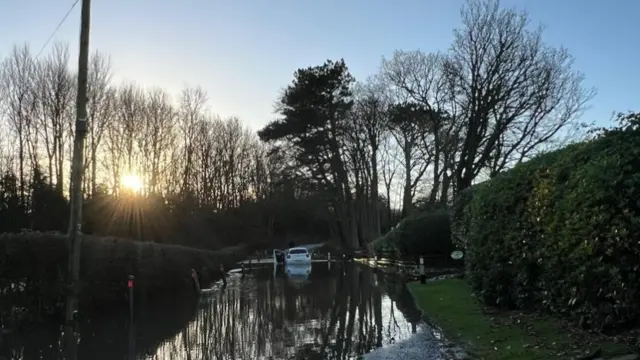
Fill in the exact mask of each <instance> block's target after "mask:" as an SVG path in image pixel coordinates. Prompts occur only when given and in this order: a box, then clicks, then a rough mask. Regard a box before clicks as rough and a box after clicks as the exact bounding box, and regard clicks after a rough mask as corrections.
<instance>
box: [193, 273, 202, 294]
mask: <svg viewBox="0 0 640 360" xmlns="http://www.w3.org/2000/svg"><path fill="white" fill-rule="evenodd" d="M191 280H193V285H194V286H195V288H196V293H197V294H198V295H200V294H201V293H202V290H201V289H200V280H199V279H198V273H197V272H196V269H191Z"/></svg>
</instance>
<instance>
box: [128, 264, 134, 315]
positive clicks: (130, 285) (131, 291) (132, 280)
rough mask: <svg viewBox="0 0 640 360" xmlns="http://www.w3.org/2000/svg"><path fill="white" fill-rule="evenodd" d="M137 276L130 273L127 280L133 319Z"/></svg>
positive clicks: (130, 311) (130, 310) (130, 312)
mask: <svg viewBox="0 0 640 360" xmlns="http://www.w3.org/2000/svg"><path fill="white" fill-rule="evenodd" d="M135 280H136V278H135V277H134V276H133V275H129V280H128V281H127V287H128V288H129V319H130V320H131V321H133V290H134V289H133V288H134V286H135Z"/></svg>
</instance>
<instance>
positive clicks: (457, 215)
mask: <svg viewBox="0 0 640 360" xmlns="http://www.w3.org/2000/svg"><path fill="white" fill-rule="evenodd" d="M482 184H483V183H480V184H476V185H473V186H471V187H469V188H466V189H464V190H462V191H461V192H460V193H459V194H458V195H457V196H456V197H455V199H454V201H453V204H452V206H451V209H450V210H449V213H450V215H449V219H450V222H451V224H450V227H451V242H452V243H453V244H454V245H455V246H456V248H459V249H466V247H467V231H468V229H469V224H468V222H467V219H469V217H468V216H466V214H465V212H466V211H468V205H469V204H470V203H471V200H472V199H473V195H474V194H475V191H476V189H477V188H479V187H480V186H482Z"/></svg>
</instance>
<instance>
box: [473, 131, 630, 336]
mask: <svg viewBox="0 0 640 360" xmlns="http://www.w3.org/2000/svg"><path fill="white" fill-rule="evenodd" d="M637 199H640V131H638V130H630V129H627V130H625V131H622V130H621V131H612V132H609V133H607V134H606V135H605V136H603V137H600V138H598V139H595V140H591V141H587V142H583V143H579V144H574V145H570V146H568V147H566V148H564V149H561V150H558V151H555V152H552V153H548V154H545V155H541V156H539V157H537V158H535V159H533V160H531V161H529V162H527V163H523V164H520V165H518V166H516V167H515V168H513V169H512V170H510V171H508V172H506V173H504V174H501V175H499V176H497V177H496V178H494V179H492V180H491V181H489V182H487V183H485V184H483V185H482V186H480V187H478V188H477V189H475V190H474V196H473V198H472V200H471V202H470V203H469V205H468V207H467V209H466V211H465V219H464V223H466V224H468V228H467V236H468V248H467V257H466V265H467V276H468V279H469V280H470V283H471V285H472V287H473V289H474V290H475V291H476V292H478V293H479V294H480V295H481V298H482V299H483V300H484V301H485V302H486V303H490V304H498V305H501V306H509V307H519V308H536V309H543V310H548V311H551V312H554V313H557V314H561V315H565V316H569V317H571V318H574V319H576V320H580V321H581V322H582V323H583V324H584V325H587V326H591V327H596V328H612V327H621V326H624V325H629V324H631V323H634V322H636V321H637V320H638V315H639V314H640V302H638V301H637V297H638V295H640V282H638V274H639V273H638V269H639V266H640V238H639V236H640V235H638V234H640V202H638V200H637Z"/></svg>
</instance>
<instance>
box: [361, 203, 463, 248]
mask: <svg viewBox="0 0 640 360" xmlns="http://www.w3.org/2000/svg"><path fill="white" fill-rule="evenodd" d="M372 247H373V251H374V252H376V253H388V252H391V253H393V254H395V255H396V256H399V257H401V258H404V257H416V256H426V257H443V258H448V257H449V254H451V252H452V251H453V244H452V242H451V233H450V231H449V213H448V211H447V210H445V209H440V210H436V211H430V212H422V213H418V214H416V215H413V216H411V217H408V218H405V219H403V220H402V221H400V223H398V226H396V227H395V228H394V229H392V230H391V231H389V232H388V233H387V234H385V235H384V236H382V237H381V238H380V239H378V240H376V241H374V242H373V243H372Z"/></svg>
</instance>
